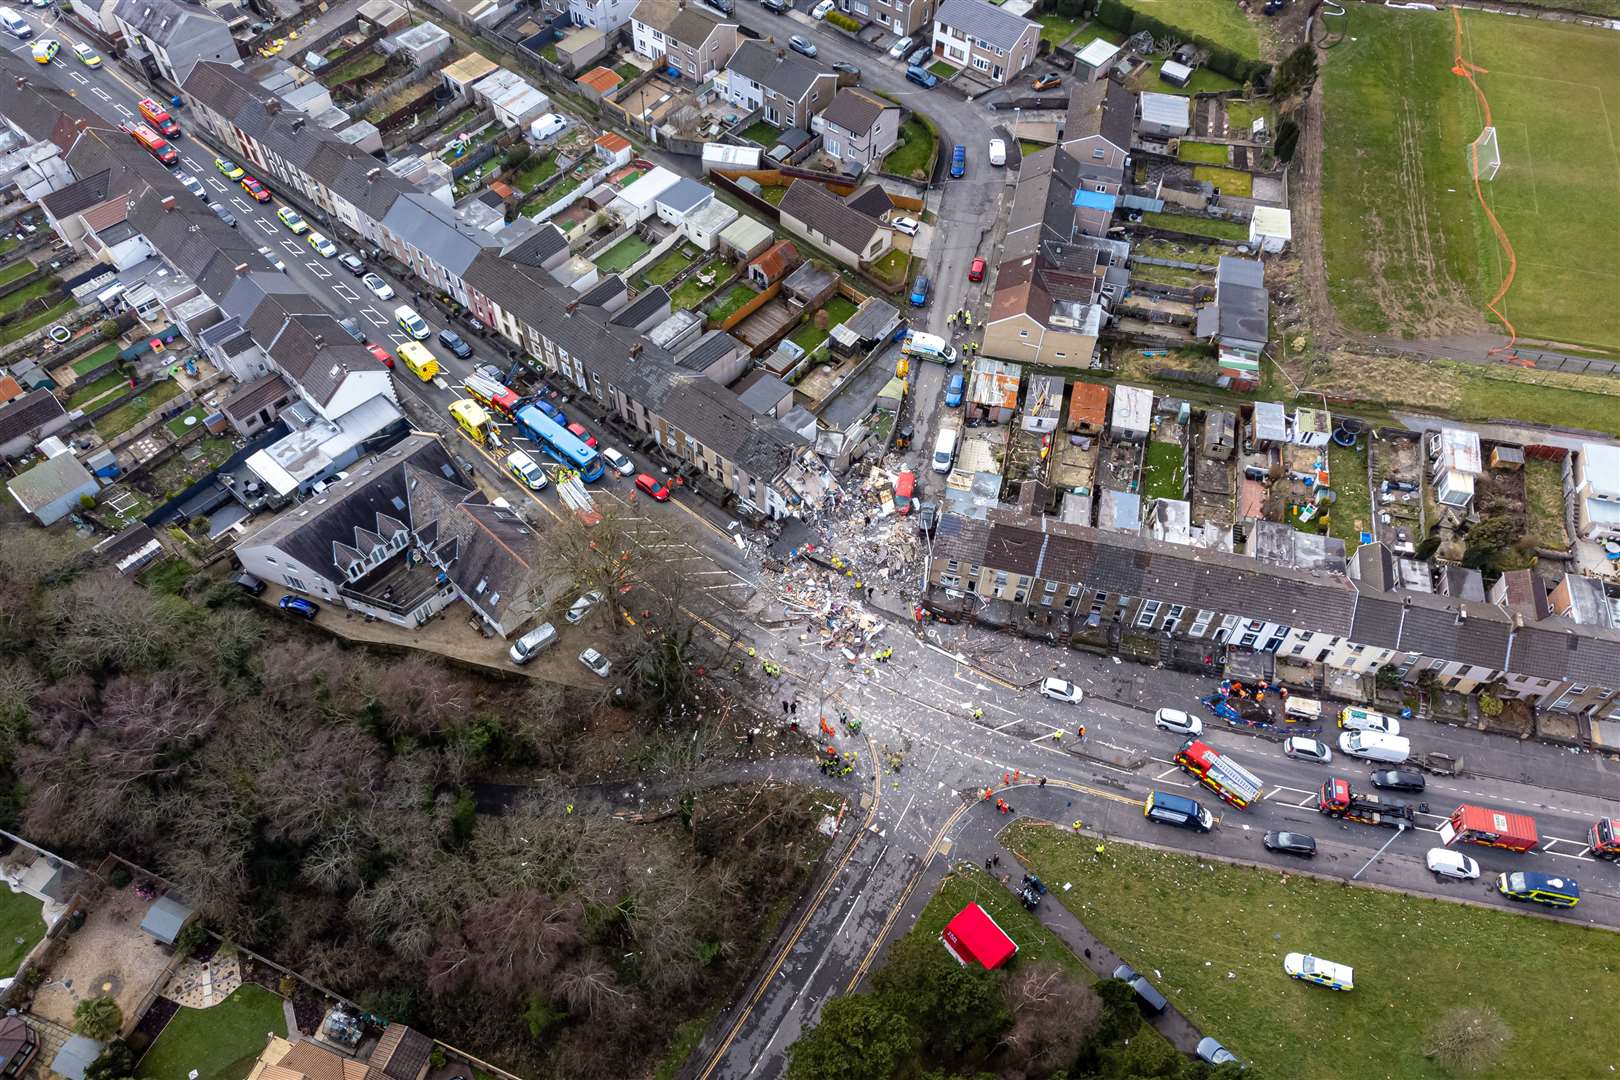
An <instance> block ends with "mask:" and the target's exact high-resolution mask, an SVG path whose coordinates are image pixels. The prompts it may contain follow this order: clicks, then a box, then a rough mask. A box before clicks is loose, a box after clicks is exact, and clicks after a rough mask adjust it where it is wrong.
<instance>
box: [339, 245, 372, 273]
mask: <svg viewBox="0 0 1620 1080" xmlns="http://www.w3.org/2000/svg"><path fill="white" fill-rule="evenodd" d="M338 265H339V266H341V267H343V269H345V270H347V271H348V272H349V273H351V274H353V275H354V276H355V277H359V276H360V275H361V274H363V273H365V272H366V264H365V262H364V260H362V259H361V258H360V256H358V255H356V254H355V253H354V252H352V251H345V252H344V253H343V254H341V255H339V256H338Z"/></svg>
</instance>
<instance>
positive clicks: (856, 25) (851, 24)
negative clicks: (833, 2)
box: [827, 11, 861, 34]
mask: <svg viewBox="0 0 1620 1080" xmlns="http://www.w3.org/2000/svg"><path fill="white" fill-rule="evenodd" d="M827 21H828V22H830V23H832V24H833V25H834V26H836V27H838V28H839V29H840V30H848V31H849V32H850V33H852V34H854V33H858V32H859V31H860V29H861V20H859V19H856V18H853V17H851V16H849V15H845V14H844V13H843V12H842V11H829V12H827Z"/></svg>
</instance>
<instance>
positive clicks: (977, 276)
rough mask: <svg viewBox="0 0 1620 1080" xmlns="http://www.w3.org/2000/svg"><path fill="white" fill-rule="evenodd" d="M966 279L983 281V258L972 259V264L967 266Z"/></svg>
mask: <svg viewBox="0 0 1620 1080" xmlns="http://www.w3.org/2000/svg"><path fill="white" fill-rule="evenodd" d="M968 280H969V281H983V280H984V260H983V259H974V260H973V265H972V266H970V267H968Z"/></svg>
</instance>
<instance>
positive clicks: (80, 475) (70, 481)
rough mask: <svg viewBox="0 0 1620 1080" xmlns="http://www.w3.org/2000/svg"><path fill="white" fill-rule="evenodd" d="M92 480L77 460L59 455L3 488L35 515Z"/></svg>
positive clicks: (66, 455) (70, 455) (43, 462)
mask: <svg viewBox="0 0 1620 1080" xmlns="http://www.w3.org/2000/svg"><path fill="white" fill-rule="evenodd" d="M94 480H95V478H94V477H93V476H91V475H90V470H89V469H87V468H85V467H84V465H83V464H82V463H81V462H80V461H79V459H78V458H76V457H74V456H73V455H72V454H58V455H56V456H55V457H53V458H46V459H45V460H44V461H42V462H40V463H39V464H38V465H35V466H33V467H32V468H30V469H29V470H28V471H27V472H24V473H20V474H19V475H18V476H16V477H15V478H14V479H12V480H11V482H10V483H8V484H7V485H6V488H7V490H9V491H10V492H11V496H12V498H14V499H16V500H17V502H18V503H19V504H20V505H21V506H22V508H23V509H24V510H27V511H28V512H29V513H34V512H36V511H38V510H40V509H42V508H43V507H46V506H49V505H50V504H51V503H53V502H55V501H56V500H57V499H60V498H61V497H62V496H64V495H67V494H70V493H72V492H74V491H77V490H78V489H80V488H82V487H84V486H85V484H88V483H93V482H94Z"/></svg>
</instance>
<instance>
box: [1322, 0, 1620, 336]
mask: <svg viewBox="0 0 1620 1080" xmlns="http://www.w3.org/2000/svg"><path fill="white" fill-rule="evenodd" d="M1344 22H1345V23H1346V24H1347V25H1346V26H1344V27H1342V28H1340V29H1343V30H1344V32H1345V33H1346V35H1347V37H1346V40H1345V42H1344V43H1343V44H1341V45H1339V46H1338V47H1337V48H1335V49H1332V50H1330V51H1329V53H1328V55H1327V60H1326V62H1325V65H1324V67H1325V70H1324V76H1323V77H1324V80H1325V84H1324V85H1325V92H1326V111H1327V115H1326V125H1325V127H1326V131H1327V132H1329V135H1328V138H1327V142H1326V149H1325V151H1324V162H1323V197H1322V221H1323V232H1324V234H1325V241H1326V246H1325V251H1326V259H1327V269H1328V277H1329V287H1330V290H1331V292H1332V296H1333V301H1334V304H1335V306H1336V307H1337V309H1338V311H1339V315H1340V317H1341V318H1342V319H1343V320H1344V321H1345V323H1346V324H1347V325H1348V326H1350V327H1351V328H1353V329H1356V330H1362V331H1374V332H1393V333H1399V334H1404V335H1407V336H1412V337H1422V336H1427V335H1434V334H1441V333H1451V332H1457V331H1459V330H1460V331H1467V330H1470V329H1472V330H1476V331H1477V330H1480V329H1482V328H1483V327H1485V325H1486V318H1487V315H1486V312H1485V309H1484V304H1485V301H1487V300H1488V299H1489V298H1490V297H1491V295H1492V294H1493V293H1494V292H1495V291H1496V288H1497V286H1498V284H1499V282H1500V281H1501V280H1502V278H1503V275H1504V272H1505V265H1506V261H1505V258H1504V255H1503V252H1502V251H1501V248H1500V246H1499V245H1498V243H1497V241H1496V238H1495V237H1494V236H1493V234H1492V232H1491V229H1490V225H1489V222H1488V221H1487V220H1486V218H1485V215H1484V212H1483V211H1482V210H1481V209H1480V207H1479V205H1478V202H1477V201H1476V198H1475V195H1474V192H1473V186H1472V183H1471V181H1470V179H1469V173H1468V170H1467V164H1466V150H1467V146H1468V144H1469V143H1470V142H1471V141H1472V140H1473V139H1475V138H1476V137H1477V136H1478V135H1479V133H1480V130H1481V127H1482V115H1483V114H1482V113H1481V110H1480V108H1479V105H1478V102H1477V100H1476V98H1475V96H1474V94H1473V91H1472V90H1471V89H1470V87H1469V84H1468V82H1467V81H1466V80H1465V79H1462V78H1459V77H1458V76H1457V75H1454V74H1452V72H1451V67H1452V58H1453V22H1452V18H1451V15H1450V14H1449V13H1445V14H1441V13H1427V12H1405V11H1390V10H1386V9H1383V8H1374V7H1371V6H1358V7H1355V8H1352V9H1351V14H1350V15H1349V16H1348V17H1347V18H1346V19H1345V20H1344ZM1463 28H1464V31H1465V39H1464V40H1465V46H1464V47H1465V50H1466V52H1467V55H1468V57H1469V59H1470V60H1471V62H1472V63H1474V64H1475V65H1477V66H1479V67H1481V68H1484V69H1486V72H1485V73H1483V74H1479V75H1478V76H1477V78H1478V80H1479V83H1480V86H1481V87H1482V88H1483V89H1484V91H1485V93H1486V95H1487V96H1488V97H1489V99H1490V102H1491V112H1492V119H1493V120H1494V122H1495V125H1496V128H1497V134H1498V139H1499V142H1500V146H1501V155H1502V168H1501V171H1500V172H1499V173H1498V174H1497V177H1496V179H1495V180H1494V181H1491V182H1489V183H1486V184H1484V185H1483V190H1484V192H1485V195H1486V197H1487V198H1488V199H1489V200H1490V202H1491V205H1492V206H1493V208H1494V210H1495V213H1496V215H1497V217H1498V219H1499V220H1500V222H1501V224H1502V227H1503V229H1504V230H1505V231H1506V233H1507V236H1508V239H1509V240H1510V242H1511V243H1512V245H1513V247H1514V250H1515V252H1516V253H1517V257H1518V273H1517V278H1516V280H1515V282H1514V284H1513V287H1512V289H1511V291H1510V292H1509V293H1508V295H1507V298H1506V302H1505V310H1506V313H1507V316H1508V318H1509V319H1510V320H1511V321H1512V322H1513V324H1514V325H1515V327H1516V328H1517V330H1518V332H1519V334H1520V336H1521V337H1525V338H1528V339H1532V340H1540V341H1548V342H1557V343H1565V344H1569V345H1575V346H1581V345H1584V346H1589V347H1592V348H1593V349H1595V350H1598V351H1605V352H1611V353H1613V352H1620V305H1617V304H1615V303H1614V297H1615V296H1617V295H1620V265H1617V263H1616V259H1615V255H1616V252H1620V179H1617V176H1620V150H1617V145H1620V81H1617V80H1616V78H1615V75H1614V73H1615V72H1616V71H1620V36H1617V35H1615V34H1613V33H1612V32H1607V31H1602V30H1595V29H1588V28H1585V27H1578V26H1572V25H1568V24H1562V23H1550V22H1540V21H1535V20H1528V19H1519V18H1513V17H1510V16H1498V15H1487V14H1482V13H1478V12H1465V13H1464V14H1463ZM1610 99H1613V100H1614V104H1613V105H1610V104H1609V100H1610ZM1493 321H1494V320H1493Z"/></svg>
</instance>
